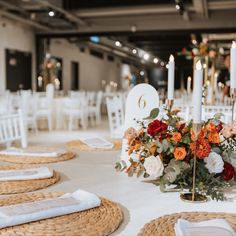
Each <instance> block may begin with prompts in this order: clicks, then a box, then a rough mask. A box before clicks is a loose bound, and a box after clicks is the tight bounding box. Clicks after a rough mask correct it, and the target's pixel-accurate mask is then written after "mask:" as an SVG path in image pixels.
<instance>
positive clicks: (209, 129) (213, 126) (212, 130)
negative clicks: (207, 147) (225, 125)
mask: <svg viewBox="0 0 236 236" xmlns="http://www.w3.org/2000/svg"><path fill="white" fill-rule="evenodd" d="M206 129H207V131H209V132H215V131H216V126H215V125H214V124H213V123H212V122H210V123H208V124H207V125H206Z"/></svg>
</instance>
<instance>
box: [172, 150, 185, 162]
mask: <svg viewBox="0 0 236 236" xmlns="http://www.w3.org/2000/svg"><path fill="white" fill-rule="evenodd" d="M186 155H187V153H186V150H185V148H184V147H177V148H176V149H175V151H174V157H175V159H176V160H179V161H180V160H183V159H184V158H185V157H186Z"/></svg>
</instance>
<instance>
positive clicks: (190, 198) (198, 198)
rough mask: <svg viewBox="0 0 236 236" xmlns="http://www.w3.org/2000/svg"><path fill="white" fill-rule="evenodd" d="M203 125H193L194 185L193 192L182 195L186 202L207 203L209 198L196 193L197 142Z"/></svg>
mask: <svg viewBox="0 0 236 236" xmlns="http://www.w3.org/2000/svg"><path fill="white" fill-rule="evenodd" d="M201 127H202V126H201V123H193V132H194V136H195V140H194V142H195V151H194V158H193V185H192V192H189V193H182V194H181V195H180V198H181V200H183V201H185V202H206V201H207V197H206V196H205V195H203V194H200V193H198V192H197V191H196V169H197V156H196V149H197V145H196V144H197V140H198V136H199V134H200V132H201Z"/></svg>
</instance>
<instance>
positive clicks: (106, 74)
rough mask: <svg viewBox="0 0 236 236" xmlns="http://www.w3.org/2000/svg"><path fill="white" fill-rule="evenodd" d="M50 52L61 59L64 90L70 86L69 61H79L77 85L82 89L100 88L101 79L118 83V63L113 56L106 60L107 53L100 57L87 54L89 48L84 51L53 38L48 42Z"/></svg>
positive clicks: (65, 41)
mask: <svg viewBox="0 0 236 236" xmlns="http://www.w3.org/2000/svg"><path fill="white" fill-rule="evenodd" d="M50 53H51V55H52V56H55V57H60V58H62V59H63V84H64V85H63V87H64V91H68V90H70V88H71V61H75V62H79V67H80V71H79V80H80V81H79V86H80V89H83V90H99V89H101V81H102V80H106V81H108V82H109V81H114V82H117V83H118V84H119V83H120V67H118V66H117V64H118V63H119V64H120V61H119V59H118V58H116V57H115V60H114V61H113V62H110V61H108V60H107V54H106V53H104V58H103V59H100V58H97V57H94V56H92V55H90V54H89V49H88V48H85V52H80V49H79V47H78V46H76V45H75V44H71V43H69V42H68V41H67V40H65V39H53V40H51V44H50Z"/></svg>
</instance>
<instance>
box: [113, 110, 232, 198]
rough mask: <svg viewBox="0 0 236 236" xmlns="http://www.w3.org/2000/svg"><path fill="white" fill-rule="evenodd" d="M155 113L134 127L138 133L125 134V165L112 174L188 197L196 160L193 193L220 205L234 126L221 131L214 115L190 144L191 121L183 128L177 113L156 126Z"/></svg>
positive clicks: (227, 176)
mask: <svg viewBox="0 0 236 236" xmlns="http://www.w3.org/2000/svg"><path fill="white" fill-rule="evenodd" d="M158 113H159V110H158V109H157V108H156V109H154V110H152V111H151V113H150V116H149V117H147V118H146V119H144V120H143V121H137V122H138V124H139V125H140V129H139V130H136V129H134V128H132V127H130V128H129V129H128V130H126V132H125V135H124V138H126V139H127V140H128V150H127V152H128V155H129V157H130V158H129V162H130V164H129V165H128V166H127V165H126V163H125V162H124V161H121V162H119V163H117V164H116V169H117V170H120V171H125V172H127V174H128V176H133V175H137V176H138V177H140V176H143V177H145V178H146V177H150V178H152V179H154V183H155V184H158V185H159V186H160V189H161V191H163V192H164V191H166V188H167V187H168V186H169V185H176V186H177V188H178V189H182V190H189V191H191V188H192V181H193V156H194V154H196V157H197V168H196V189H197V191H198V192H199V193H201V194H203V195H205V196H210V197H211V198H212V199H216V200H225V196H224V188H225V187H229V186H231V185H232V184H233V183H234V181H235V169H234V167H233V166H232V165H231V163H230V156H231V154H232V153H234V151H235V149H236V138H235V135H236V122H233V123H232V124H229V125H224V124H223V123H222V122H221V121H220V114H216V115H215V116H214V117H213V118H212V119H209V120H208V121H206V122H203V123H202V128H201V132H200V134H199V136H198V137H197V139H196V137H195V134H194V133H193V129H192V121H190V122H189V123H186V122H183V121H182V120H181V118H180V117H179V116H178V111H177V110H176V111H171V112H169V113H167V115H166V117H165V118H162V119H160V120H158V119H156V117H157V116H158ZM194 140H195V142H194ZM194 152H196V153H194Z"/></svg>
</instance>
